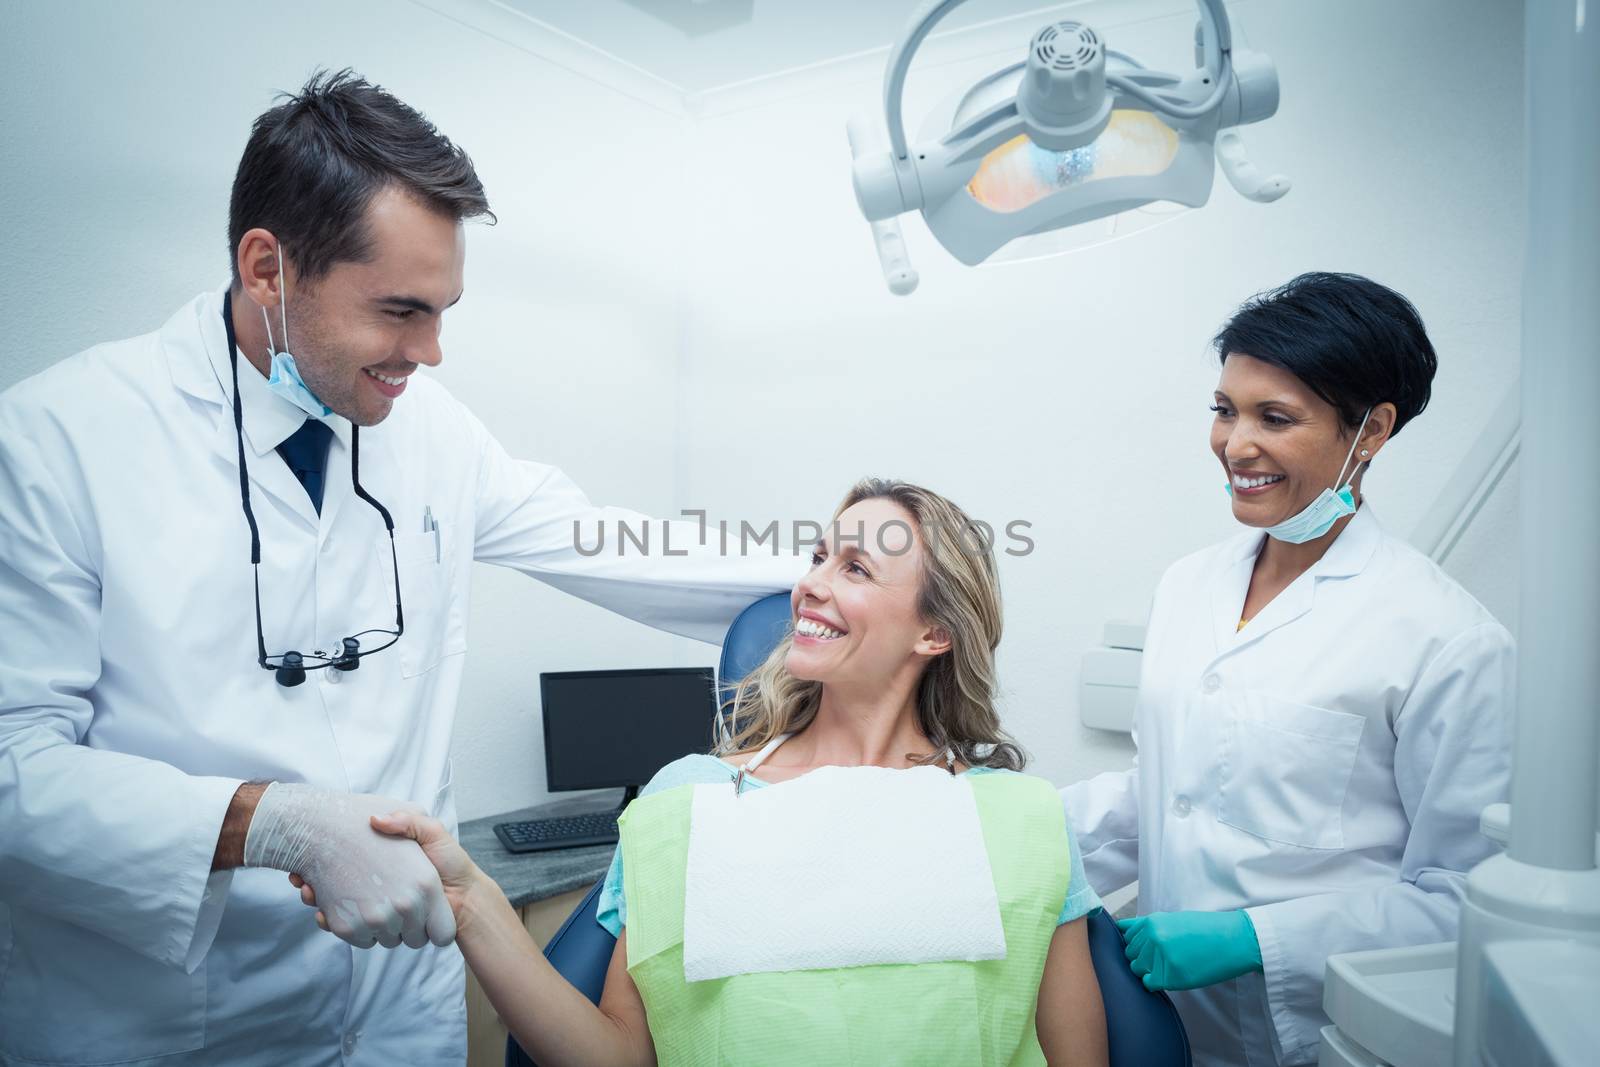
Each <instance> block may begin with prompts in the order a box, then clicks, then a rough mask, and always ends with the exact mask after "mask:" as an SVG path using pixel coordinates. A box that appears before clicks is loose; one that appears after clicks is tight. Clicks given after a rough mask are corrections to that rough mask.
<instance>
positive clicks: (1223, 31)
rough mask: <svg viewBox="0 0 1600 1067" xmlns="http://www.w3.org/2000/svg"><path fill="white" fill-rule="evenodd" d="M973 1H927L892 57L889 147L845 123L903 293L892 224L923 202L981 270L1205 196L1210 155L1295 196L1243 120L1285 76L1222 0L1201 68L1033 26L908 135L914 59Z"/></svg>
mask: <svg viewBox="0 0 1600 1067" xmlns="http://www.w3.org/2000/svg"><path fill="white" fill-rule="evenodd" d="M964 2H965V0H929V2H928V3H925V4H924V5H923V6H922V8H921V9H920V10H919V11H918V12H917V13H916V14H915V15H913V16H912V19H911V22H910V24H909V26H908V27H907V29H906V32H905V34H904V36H903V37H902V38H901V39H900V41H899V42H898V43H896V45H895V47H894V50H893V51H892V52H891V53H890V55H889V66H888V69H887V70H886V71H885V74H884V87H883V96H884V118H885V121H886V125H887V127H888V132H889V148H888V150H887V151H885V150H883V148H882V147H881V140H879V139H877V138H875V137H874V135H873V131H872V130H871V128H870V126H869V125H868V123H867V122H865V121H863V120H862V119H859V118H856V119H852V120H851V121H850V122H849V123H848V124H847V126H846V131H847V133H848V134H849V137H850V151H851V155H852V156H853V157H854V159H855V166H854V182H855V190H856V200H857V202H858V203H859V204H860V205H861V211H862V214H864V215H865V216H866V217H867V221H868V222H869V223H870V224H871V225H872V232H873V237H874V240H875V241H876V242H877V246H878V258H879V261H880V262H881V264H882V266H883V273H884V278H885V279H886V280H887V281H888V283H889V289H890V290H891V291H892V292H895V293H898V294H901V295H904V294H906V293H909V292H911V291H912V290H913V289H915V288H916V287H917V272H916V271H915V270H913V269H912V268H911V264H910V261H909V260H908V259H907V257H906V250H905V241H904V239H903V237H902V236H901V233H900V227H899V223H898V222H897V221H896V217H897V216H899V215H901V214H902V213H904V212H907V211H921V212H922V217H923V218H924V219H925V220H926V221H927V223H928V229H929V230H931V231H932V232H933V236H934V237H935V238H937V239H938V241H939V243H940V244H942V245H944V247H945V248H946V249H947V250H948V251H949V252H950V254H951V255H953V256H955V257H956V258H957V259H959V260H960V261H961V262H963V263H965V264H967V265H969V266H971V265H974V264H977V263H981V262H983V261H984V260H986V259H988V258H989V257H990V256H991V255H993V254H994V253H995V252H997V251H998V250H999V249H1000V248H1001V247H1002V246H1004V245H1006V244H1007V243H1009V242H1011V241H1013V240H1016V239H1017V238H1020V237H1025V236H1028V235H1030V234H1042V233H1046V232H1048V231H1051V230H1059V229H1062V228H1064V227H1068V226H1076V225H1079V224H1080V223H1085V222H1090V221H1092V220H1094V219H1101V218H1105V217H1106V216H1109V215H1113V214H1116V213H1119V212H1124V211H1130V210H1132V209H1135V208H1140V207H1144V206H1146V205H1150V204H1155V203H1158V202H1166V203H1172V204H1181V205H1186V206H1188V207H1199V206H1201V205H1202V204H1204V203H1205V202H1206V199H1207V197H1209V196H1210V195H1211V181H1212V175H1213V172H1214V168H1213V166H1212V159H1213V158H1215V159H1216V161H1217V163H1218V164H1220V165H1221V167H1222V172H1223V173H1224V174H1225V175H1227V177H1228V181H1229V183H1230V184H1232V185H1233V187H1234V188H1235V189H1237V190H1238V191H1239V193H1240V194H1241V195H1243V196H1245V197H1247V198H1248V199H1251V200H1256V201H1259V202H1261V203H1268V202H1270V201H1273V200H1276V199H1278V198H1279V197H1280V196H1282V195H1283V194H1284V193H1286V192H1288V191H1289V179H1287V178H1285V177H1283V176H1282V175H1272V176H1270V177H1263V176H1262V175H1261V173H1260V172H1259V171H1258V170H1257V169H1256V168H1255V166H1254V165H1253V164H1251V162H1250V161H1249V159H1248V158H1247V156H1246V155H1245V150H1244V144H1243V143H1242V142H1241V141H1240V139H1239V135H1238V134H1237V133H1236V132H1234V131H1233V129H1232V127H1235V126H1242V125H1245V124H1246V123H1250V122H1259V121H1261V120H1262V119H1265V118H1270V117H1271V116H1272V115H1273V113H1275V112H1276V111H1277V110H1278V72H1277V68H1276V67H1274V66H1273V64H1272V60H1271V59H1269V58H1268V57H1267V56H1265V55H1263V54H1261V53H1259V52H1251V51H1247V50H1245V49H1236V48H1234V46H1233V37H1232V33H1231V31H1230V29H1229V25H1228V13H1227V10H1226V9H1225V8H1224V7H1223V4H1222V0H1197V2H1198V4H1199V8H1200V22H1199V25H1198V26H1197V27H1196V28H1195V64H1196V68H1195V69H1194V70H1192V71H1190V72H1189V73H1188V74H1186V75H1178V74H1167V73H1164V72H1161V71H1155V70H1149V69H1147V68H1145V67H1144V66H1143V65H1142V64H1140V63H1139V62H1138V61H1137V60H1135V59H1133V58H1132V57H1130V56H1127V55H1124V54H1122V53H1120V52H1115V51H1112V50H1111V49H1109V48H1107V47H1106V41H1105V38H1104V37H1103V36H1102V35H1101V34H1099V33H1098V32H1096V31H1095V30H1094V29H1093V28H1091V27H1090V26H1087V25H1085V24H1083V23H1081V22H1075V21H1062V22H1055V23H1051V24H1050V25H1048V26H1045V27H1044V28H1043V29H1041V30H1039V32H1037V33H1036V34H1034V36H1033V40H1032V41H1031V42H1030V43H1029V45H1028V55H1027V58H1026V59H1024V60H1022V61H1021V62H1017V63H1012V64H1010V65H1008V66H1005V67H1002V68H1001V69H999V70H997V71H995V72H994V73H992V74H989V75H988V76H986V77H984V78H981V79H980V80H979V81H978V82H977V83H976V84H975V85H973V86H971V87H970V88H968V89H966V90H965V91H961V92H957V93H954V94H952V95H951V96H950V97H949V98H947V99H946V100H945V102H944V103H943V104H941V105H940V107H938V108H937V109H936V110H935V111H934V113H933V114H932V115H930V116H929V118H928V121H927V122H926V123H925V124H924V126H923V128H922V130H921V131H920V136H919V138H918V140H917V142H916V143H915V144H911V143H909V142H908V141H907V138H906V131H905V124H904V122H903V120H902V118H901V95H902V92H903V90H904V87H905V80H906V72H907V71H908V70H910V68H911V58H912V56H913V55H914V54H915V53H916V50H917V48H918V46H919V45H920V44H921V43H922V41H923V39H924V38H926V37H927V36H928V33H929V32H930V31H931V30H932V29H933V27H934V25H935V24H936V23H938V21H939V20H940V19H942V18H943V17H944V16H945V15H947V14H948V13H949V12H950V11H951V10H953V9H954V8H956V7H957V6H959V5H960V4H962V3H964Z"/></svg>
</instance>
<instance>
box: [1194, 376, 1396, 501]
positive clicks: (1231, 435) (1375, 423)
mask: <svg viewBox="0 0 1600 1067" xmlns="http://www.w3.org/2000/svg"><path fill="white" fill-rule="evenodd" d="M1214 399H1215V406H1214V407H1213V408H1212V411H1214V412H1215V413H1216V418H1215V419H1214V420H1213V421H1212V423H1211V451H1212V452H1213V453H1215V454H1216V457H1217V459H1218V460H1219V461H1220V462H1221V463H1222V467H1223V470H1224V471H1225V472H1226V473H1227V476H1228V480H1229V483H1230V484H1231V485H1232V486H1233V517H1234V518H1236V519H1238V520H1239V521H1240V522H1242V523H1244V524H1245V525H1246V526H1257V527H1261V526H1272V525H1275V524H1277V523H1280V522H1282V521H1283V520H1285V519H1287V518H1289V517H1290V516H1292V515H1295V514H1297V513H1298V512H1300V511H1301V510H1303V509H1304V508H1305V506H1306V505H1307V504H1309V503H1311V501H1313V500H1315V499H1316V498H1317V496H1318V495H1319V494H1320V493H1321V492H1322V491H1323V490H1324V489H1328V488H1335V489H1337V488H1342V487H1343V485H1344V483H1345V482H1346V481H1349V480H1351V477H1352V475H1351V468H1352V467H1353V466H1355V465H1356V464H1358V463H1359V462H1360V461H1361V456H1360V454H1359V451H1358V453H1357V454H1356V456H1354V457H1353V458H1352V459H1351V461H1350V465H1349V466H1346V468H1345V472H1344V479H1343V480H1341V481H1339V485H1338V486H1335V485H1334V482H1335V481H1336V480H1339V465H1340V462H1341V461H1342V460H1343V459H1344V458H1345V456H1346V454H1347V453H1348V452H1349V451H1350V446H1351V444H1352V442H1353V440H1354V433H1353V431H1352V430H1350V429H1349V428H1348V427H1346V426H1344V425H1343V424H1342V423H1341V422H1340V419H1339V414H1338V412H1337V410H1335V408H1334V406H1333V405H1332V404H1329V403H1328V402H1327V401H1325V400H1323V399H1322V398H1321V397H1319V396H1317V394H1316V393H1314V392H1312V391H1311V389H1310V388H1309V387H1308V386H1307V385H1306V384H1305V383H1304V382H1302V381H1301V380H1300V379H1299V378H1296V377H1295V376H1294V375H1293V374H1291V373H1289V372H1288V371H1286V370H1284V369H1283V368H1281V367H1275V366H1273V365H1271V364H1269V363H1263V362H1262V361H1260V360H1258V359H1253V358H1252V357H1250V356H1246V355H1242V354H1240V353H1238V352H1230V353H1228V357H1227V359H1226V360H1225V361H1224V363H1223V365H1222V377H1221V379H1220V380H1219V381H1218V382H1217V389H1216V393H1215V394H1214ZM1380 407H1381V408H1388V409H1390V410H1392V405H1388V404H1385V405H1381V406H1380ZM1380 416H1382V417H1383V418H1382V419H1380ZM1387 418H1388V412H1384V411H1381V410H1378V409H1375V410H1374V412H1373V417H1372V418H1371V419H1370V420H1369V422H1368V427H1367V431H1366V432H1365V433H1364V434H1363V441H1362V444H1361V446H1360V447H1362V448H1366V449H1367V450H1368V451H1369V452H1371V453H1372V455H1373V456H1375V455H1376V454H1377V450H1378V447H1379V446H1380V445H1381V443H1382V440H1381V438H1382V436H1383V434H1381V433H1380V432H1379V431H1380V430H1381V428H1382V427H1381V426H1380V423H1382V422H1384V421H1386V420H1387ZM1367 458H1368V459H1371V458H1372V456H1368V457H1367ZM1359 481H1360V479H1359V477H1357V478H1356V482H1357V484H1358V485H1359Z"/></svg>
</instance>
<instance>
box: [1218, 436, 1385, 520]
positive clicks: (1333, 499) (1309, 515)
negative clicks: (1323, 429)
mask: <svg viewBox="0 0 1600 1067" xmlns="http://www.w3.org/2000/svg"><path fill="white" fill-rule="evenodd" d="M1371 417H1372V409H1371V408H1368V409H1367V413H1366V414H1365V415H1363V416H1361V427H1360V429H1358V430H1356V439H1355V440H1354V441H1351V442H1350V451H1349V452H1347V453H1346V454H1345V457H1344V462H1343V463H1341V464H1339V477H1338V478H1337V479H1335V480H1334V483H1333V487H1332V488H1328V489H1324V490H1323V491H1322V492H1320V493H1318V494H1317V498H1316V499H1315V500H1313V501H1312V502H1311V503H1309V504H1307V505H1306V506H1305V507H1304V508H1303V509H1302V510H1301V511H1300V512H1299V513H1298V514H1295V515H1291V516H1289V517H1288V518H1287V519H1284V520H1283V521H1282V522H1280V523H1278V524H1277V525H1276V526H1268V527H1267V536H1268V537H1273V538H1276V539H1278V540H1279V541H1287V542H1288V543H1289V544H1291V545H1303V544H1305V543H1306V542H1307V541H1315V540H1316V539H1317V538H1319V537H1321V536H1322V535H1323V534H1325V533H1327V532H1328V531H1329V530H1331V529H1333V524H1334V523H1336V522H1338V521H1339V520H1340V519H1342V518H1344V517H1345V516H1346V515H1354V514H1355V513H1356V500H1355V490H1354V489H1353V488H1352V486H1351V483H1350V482H1346V481H1345V480H1344V470H1345V468H1346V467H1348V466H1349V465H1350V460H1351V458H1352V457H1353V456H1354V455H1355V454H1356V445H1358V444H1360V443H1361V433H1362V431H1363V430H1365V429H1366V428H1367V420H1368V419H1369V418H1371ZM1362 462H1365V461H1364V460H1363V461H1362ZM1360 469H1361V463H1357V464H1356V465H1355V468H1354V469H1353V470H1351V471H1350V478H1351V481H1354V480H1355V476H1356V471H1359V470H1360ZM1340 483H1343V485H1342V487H1341V484H1340ZM1227 489H1228V495H1229V496H1232V495H1233V483H1232V482H1231V481H1230V482H1229V483H1228V486H1227Z"/></svg>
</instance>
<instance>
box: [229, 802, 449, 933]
mask: <svg viewBox="0 0 1600 1067" xmlns="http://www.w3.org/2000/svg"><path fill="white" fill-rule="evenodd" d="M400 810H405V811H415V812H418V813H419V814H422V812H421V810H420V809H419V808H417V806H416V805H414V804H405V803H402V802H401V801H398V800H392V799H390V798H388V797H379V796H372V795H370V794H365V793H334V792H330V791H329V790H326V789H317V788H315V787H313V786H309V785H296V784H290V783H283V782H274V783H272V784H271V785H269V786H267V788H266V791H265V792H263V793H262V794H261V800H260V801H259V802H258V803H257V804H256V810H255V814H254V815H253V816H251V819H250V831H249V833H247V834H246V835H245V839H244V865H245V866H246V867H270V868H272V869H273V870H278V871H288V872H289V873H291V874H295V875H298V876H299V877H300V878H301V879H303V880H304V881H305V882H307V883H309V884H310V885H311V886H312V888H313V889H314V890H315V891H316V898H317V901H318V904H319V906H320V907H321V909H322V911H323V913H324V914H325V915H326V916H327V921H328V929H329V930H331V931H332V932H333V933H335V934H337V935H338V936H339V937H340V938H342V939H343V940H345V941H348V942H350V944H352V945H354V946H356V947H357V948H371V947H372V946H373V945H374V944H379V945H382V946H384V947H385V948H394V947H395V946H396V945H399V944H401V943H402V942H403V943H404V944H406V945H408V946H409V947H411V948H421V947H422V946H423V945H424V944H426V943H428V942H429V941H432V942H433V943H434V944H435V945H441V946H442V945H448V944H450V942H452V941H454V940H455V936H456V920H455V916H454V915H453V914H452V913H451V911H450V904H449V902H448V901H446V900H445V895H444V887H443V886H442V885H441V884H440V882H439V872H438V871H436V870H435V869H434V867H433V864H431V863H429V862H428V857H427V856H426V855H424V853H423V851H422V849H421V848H419V847H418V846H417V843H416V842H415V841H410V840H407V839H405V838H397V837H389V836H385V835H384V834H381V833H379V832H378V831H376V830H374V829H373V828H372V825H371V822H370V820H371V818H372V816H374V815H388V814H389V813H390V812H393V811H400Z"/></svg>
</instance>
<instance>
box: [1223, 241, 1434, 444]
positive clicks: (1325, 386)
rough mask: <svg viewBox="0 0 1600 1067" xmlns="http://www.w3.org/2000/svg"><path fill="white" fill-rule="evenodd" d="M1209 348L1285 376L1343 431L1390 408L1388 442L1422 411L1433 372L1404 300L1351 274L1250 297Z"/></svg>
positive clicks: (1429, 346)
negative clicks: (1331, 412)
mask: <svg viewBox="0 0 1600 1067" xmlns="http://www.w3.org/2000/svg"><path fill="white" fill-rule="evenodd" d="M1212 343H1213V344H1214V345H1216V348H1217V356H1218V357H1219V359H1220V360H1221V361H1222V362H1224V363H1226V362H1227V360H1228V355H1229V354H1230V353H1236V354H1238V355H1242V356H1250V357H1251V358H1253V359H1259V360H1260V361H1261V362H1263V363H1270V364H1272V365H1273V366H1275V367H1281V368H1282V369H1284V370H1286V371H1288V372H1289V373H1290V374H1293V375H1294V376H1295V377H1296V378H1299V379H1300V380H1301V381H1302V382H1305V383H1306V385H1307V387H1309V388H1310V389H1311V391H1312V392H1314V393H1316V394H1317V395H1318V396H1319V397H1321V398H1322V399H1323V400H1325V401H1327V402H1328V403H1329V404H1332V405H1333V406H1334V408H1335V409H1336V410H1337V411H1338V412H1339V420H1340V422H1341V423H1343V424H1344V426H1345V427H1346V428H1347V429H1350V430H1354V429H1355V428H1356V427H1357V426H1359V425H1361V417H1362V416H1363V415H1364V414H1366V411H1367V409H1368V408H1369V407H1372V406H1373V405H1375V404H1382V403H1384V402H1386V401H1387V402H1388V403H1391V404H1393V405H1394V406H1395V412H1396V415H1395V422H1394V429H1393V430H1392V431H1391V432H1390V436H1391V437H1392V436H1394V435H1395V434H1397V433H1399V432H1400V429H1401V427H1403V426H1405V424H1406V423H1408V422H1410V421H1411V420H1412V419H1414V418H1416V417H1417V416H1418V415H1420V414H1422V409H1423V408H1425V407H1427V406H1428V398H1429V396H1430V395H1431V394H1432V391H1433V375H1434V372H1435V371H1436V370H1438V367H1439V361H1438V358H1437V357H1436V356H1435V355H1434V351H1433V343H1432V342H1431V341H1429V340H1428V331H1427V330H1426V329H1424V328H1423V325H1422V316H1421V315H1419V314H1417V309H1416V308H1415V307H1413V306H1412V304H1411V301H1409V300H1407V299H1406V298H1405V297H1403V296H1401V295H1400V294H1399V293H1397V292H1395V291H1394V290H1393V289H1390V288H1388V287H1387V286H1383V285H1379V284H1378V283H1377V282H1375V281H1373V280H1372V279H1370V278H1363V277H1362V276H1361V275H1359V274H1336V273H1331V272H1328V271H1314V272H1312V273H1309V274H1302V275H1300V276H1299V277H1297V278H1293V279H1291V280H1289V281H1288V282H1285V283H1284V284H1283V285H1280V286H1278V288H1276V289H1270V290H1268V291H1267V292H1264V293H1257V294H1256V295H1255V296H1253V297H1251V298H1250V299H1249V300H1247V301H1245V303H1244V306H1242V307H1241V308H1239V310H1238V312H1236V313H1235V314H1234V316H1233V319H1232V320H1231V321H1230V322H1229V323H1228V324H1227V325H1226V326H1224V327H1223V328H1222V330H1221V332H1219V333H1218V334H1217V336H1216V337H1215V338H1214V339H1213V341H1212Z"/></svg>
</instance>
